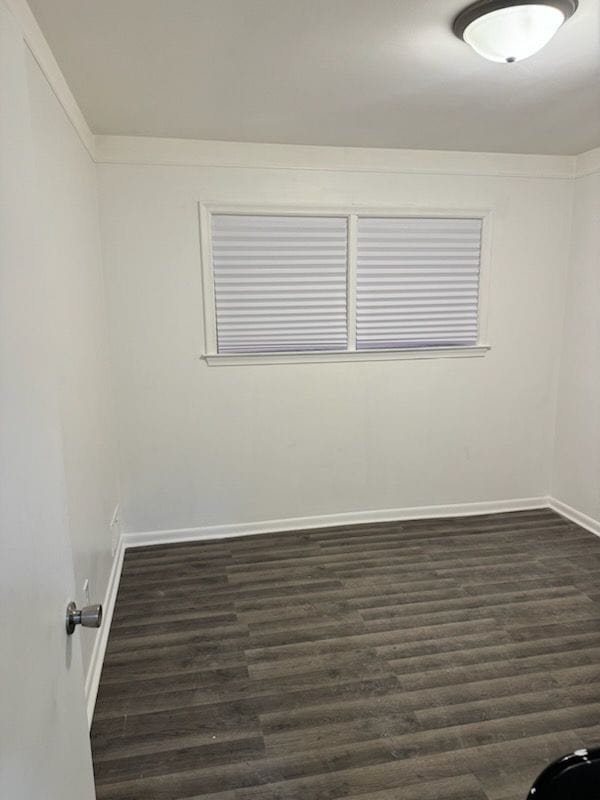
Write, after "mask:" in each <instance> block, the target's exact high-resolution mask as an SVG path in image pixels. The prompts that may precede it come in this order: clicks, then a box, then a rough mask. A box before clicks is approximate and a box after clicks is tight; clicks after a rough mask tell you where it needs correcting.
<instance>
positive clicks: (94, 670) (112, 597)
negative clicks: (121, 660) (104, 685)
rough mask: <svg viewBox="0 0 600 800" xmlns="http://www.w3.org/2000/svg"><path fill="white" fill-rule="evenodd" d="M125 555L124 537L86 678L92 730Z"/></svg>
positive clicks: (116, 556) (115, 560)
mask: <svg viewBox="0 0 600 800" xmlns="http://www.w3.org/2000/svg"><path fill="white" fill-rule="evenodd" d="M124 554H125V542H124V539H123V536H121V537H120V539H119V542H118V545H117V548H116V550H115V554H114V557H113V563H112V567H111V570H110V575H109V576H108V586H107V587H106V594H105V597H104V602H103V604H102V625H101V626H100V628H99V629H98V635H97V636H96V640H95V642H94V648H93V650H92V656H91V658H90V663H89V666H88V670H87V674H86V676H85V704H86V711H87V718H88V725H89V727H90V728H91V726H92V719H93V717H94V707H95V705H96V695H97V694H98V684H99V683H100V673H101V672H102V665H103V663H104V654H105V652H106V645H107V643H108V635H109V633H110V626H111V623H112V617H113V612H114V610H115V601H116V599H117V592H118V591H119V581H120V580H121V570H122V569H123V556H124Z"/></svg>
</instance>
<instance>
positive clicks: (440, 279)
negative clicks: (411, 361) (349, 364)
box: [356, 217, 481, 350]
mask: <svg viewBox="0 0 600 800" xmlns="http://www.w3.org/2000/svg"><path fill="white" fill-rule="evenodd" d="M480 250H481V220H480V219H440V218H423V217H420V218H411V217H403V218H398V217H396V218H374V217H360V218H359V219H358V240H357V295H356V318H357V330H356V334H357V336H356V339H357V349H359V350H369V349H389V348H406V347H443V346H448V347H451V346H467V345H473V344H476V343H477V338H478V327H479V321H478V305H479V303H478V300H479V264H480Z"/></svg>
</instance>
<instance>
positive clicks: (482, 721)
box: [91, 509, 600, 800]
mask: <svg viewBox="0 0 600 800" xmlns="http://www.w3.org/2000/svg"><path fill="white" fill-rule="evenodd" d="M599 585H600V542H598V540H597V539H596V538H595V537H594V536H593V535H592V534H589V533H588V532H586V531H585V530H583V529H581V528H579V527H578V526H577V525H575V524H574V523H572V522H569V521H567V520H565V519H563V518H562V517H560V516H559V515H557V514H555V513H554V512H552V511H550V510H548V509H535V510H531V511H524V512H514V513H506V514H486V515H480V516H473V517H466V518H450V519H430V520H410V521H402V522H398V523H394V522H382V523H376V524H367V525H356V526H347V527H344V526H339V527H337V528H329V529H324V530H318V529H315V530H313V529H311V530H300V531H294V532H287V533H277V534H261V535H259V536H254V537H239V538H233V539H227V540H222V541H215V542H183V543H179V544H174V545H158V546H153V547H146V548H141V547H136V548H131V549H129V550H127V551H126V554H125V559H124V566H123V572H122V577H121V584H120V588H119V592H118V595H117V602H116V607H115V612H114V615H113V622H112V630H111V633H110V636H109V643H108V647H107V651H106V657H105V663H104V668H103V672H102V676H101V681H100V687H99V691H98V699H97V702H96V712H95V717H94V723H93V726H92V732H91V738H92V749H93V755H94V767H95V773H96V783H97V796H98V800H184V798H185V800H337V798H340V800H342V798H343V799H344V800H353V799H354V800H525V797H526V794H527V790H528V788H529V786H530V784H531V783H532V781H533V780H534V778H535V777H536V775H537V774H538V773H539V772H540V770H541V769H542V768H543V767H544V766H545V765H546V764H547V763H548V762H549V761H551V760H553V759H554V758H557V757H558V756H560V755H563V754H565V753H567V752H570V751H571V750H573V749H577V748H579V747H582V746H593V745H595V744H598V743H599V742H600V724H599V723H598V722H597V720H598V719H600V666H598V665H599V664H600V590H599V589H598V586H599Z"/></svg>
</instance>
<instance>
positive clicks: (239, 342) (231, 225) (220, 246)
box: [212, 214, 348, 353]
mask: <svg viewBox="0 0 600 800" xmlns="http://www.w3.org/2000/svg"><path fill="white" fill-rule="evenodd" d="M347 239H348V232H347V219H346V218H345V217H325V216H275V215H266V214H265V215H260V216H251V215H242V214H213V215H212V262H213V278H214V291H215V303H216V322H217V349H218V352H219V353H272V352H298V351H302V352H311V351H327V350H344V349H346V346H347V316H346V291H347V290H346V286H347Z"/></svg>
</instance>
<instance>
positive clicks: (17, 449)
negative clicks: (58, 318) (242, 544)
mask: <svg viewBox="0 0 600 800" xmlns="http://www.w3.org/2000/svg"><path fill="white" fill-rule="evenodd" d="M24 47H25V45H24V42H23V39H22V36H21V34H20V31H19V30H18V28H17V26H16V24H15V23H14V20H13V18H12V16H11V14H10V12H9V11H8V10H7V8H6V6H5V4H4V2H3V0H0V546H1V551H0V601H1V603H0V635H1V645H0V646H1V651H0V797H1V798H6V800H91V799H92V798H94V785H93V774H92V763H91V755H90V745H89V736H88V730H87V722H86V715H85V704H84V692H83V668H82V663H81V651H80V646H79V641H78V637H79V632H76V633H75V634H74V635H73V636H72V637H67V635H66V631H65V625H64V613H65V608H66V604H67V602H68V601H69V600H71V599H72V598H73V596H74V576H73V568H72V556H71V545H70V540H69V533H68V528H67V521H66V503H65V486H64V469H63V460H62V442H61V429H60V422H59V414H58V409H57V407H56V404H55V395H56V392H55V386H54V371H53V363H52V362H53V355H52V352H51V345H49V342H51V340H52V337H51V335H50V333H51V331H50V330H49V328H50V320H49V315H48V313H47V311H46V308H45V298H46V296H47V293H46V286H47V285H48V281H49V280H51V276H49V275H47V274H45V263H44V257H43V255H44V253H43V249H44V248H43V242H38V241H37V240H36V224H35V223H36V213H35V195H36V192H35V166H34V159H33V151H32V142H31V130H30V120H29V103H28V93H27V77H26V72H25V59H24Z"/></svg>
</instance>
